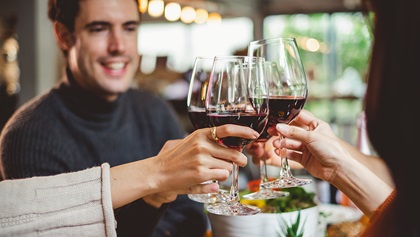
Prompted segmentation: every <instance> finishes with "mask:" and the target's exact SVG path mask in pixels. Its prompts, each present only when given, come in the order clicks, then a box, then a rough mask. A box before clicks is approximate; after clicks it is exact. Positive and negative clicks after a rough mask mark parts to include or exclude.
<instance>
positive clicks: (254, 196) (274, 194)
mask: <svg viewBox="0 0 420 237" xmlns="http://www.w3.org/2000/svg"><path fill="white" fill-rule="evenodd" d="M289 194H290V193H289V192H281V191H275V190H272V189H270V188H260V190H258V192H254V193H248V194H245V195H243V196H242V198H243V199H248V200H261V199H276V198H282V197H287V196H289Z"/></svg>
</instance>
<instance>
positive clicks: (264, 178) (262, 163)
mask: <svg viewBox="0 0 420 237" xmlns="http://www.w3.org/2000/svg"><path fill="white" fill-rule="evenodd" d="M265 182H268V176H267V162H266V157H264V158H263V159H262V160H261V161H260V188H262V186H261V185H262V184H263V183H265Z"/></svg>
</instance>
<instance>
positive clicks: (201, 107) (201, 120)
mask: <svg viewBox="0 0 420 237" xmlns="http://www.w3.org/2000/svg"><path fill="white" fill-rule="evenodd" d="M213 60H214V57H196V58H195V60H194V65H193V70H192V73H191V77H190V84H189V88H188V96H187V109H188V116H189V118H190V121H191V123H192V124H193V126H194V128H195V129H200V128H207V127H210V125H209V123H208V119H207V114H206V106H205V104H206V94H207V87H208V83H209V77H210V70H211V68H212V66H213ZM211 182H217V181H213V180H209V181H207V182H204V183H211ZM204 183H203V184H204ZM227 193H228V191H227V190H222V189H219V192H218V193H205V194H188V197H189V198H190V199H191V200H193V201H196V202H201V203H214V202H221V201H223V200H225V199H226V195H227Z"/></svg>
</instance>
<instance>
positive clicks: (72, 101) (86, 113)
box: [59, 67, 123, 120]
mask: <svg viewBox="0 0 420 237" xmlns="http://www.w3.org/2000/svg"><path fill="white" fill-rule="evenodd" d="M59 90H61V91H62V92H63V95H64V96H63V97H64V100H65V103H66V104H68V106H70V108H71V110H72V111H74V112H75V113H76V114H78V115H79V116H81V117H83V118H85V119H94V120H109V119H111V118H112V115H113V114H114V112H115V111H116V110H117V109H118V107H119V106H118V105H119V104H120V103H121V98H122V97H123V95H121V96H119V97H118V98H117V99H116V100H115V101H112V102H109V101H106V100H104V99H103V98H100V97H98V96H97V95H95V94H93V93H92V92H90V91H88V90H86V89H84V88H82V87H81V86H80V85H79V84H78V83H77V81H76V80H75V79H74V77H73V74H72V73H71V71H70V69H69V68H68V67H67V68H66V78H64V81H63V82H62V83H61V85H60V87H59Z"/></svg>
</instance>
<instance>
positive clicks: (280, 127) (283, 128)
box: [276, 123, 287, 132]
mask: <svg viewBox="0 0 420 237" xmlns="http://www.w3.org/2000/svg"><path fill="white" fill-rule="evenodd" d="M276 129H277V131H279V132H284V131H286V129H287V126H286V124H282V123H278V124H277V125H276Z"/></svg>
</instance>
